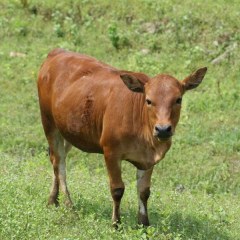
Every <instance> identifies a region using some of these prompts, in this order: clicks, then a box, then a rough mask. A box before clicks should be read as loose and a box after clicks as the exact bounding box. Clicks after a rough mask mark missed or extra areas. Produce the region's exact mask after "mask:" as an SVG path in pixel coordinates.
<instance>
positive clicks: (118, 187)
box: [104, 154, 124, 227]
mask: <svg viewBox="0 0 240 240" xmlns="http://www.w3.org/2000/svg"><path fill="white" fill-rule="evenodd" d="M104 155H105V162H106V166H107V170H108V175H109V180H110V191H111V195H112V198H113V212H112V224H113V226H114V227H117V224H118V223H120V203H121V199H122V196H123V193H124V183H123V181H122V176H121V160H116V158H115V157H114V156H113V155H112V154H104Z"/></svg>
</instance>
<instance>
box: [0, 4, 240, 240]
mask: <svg viewBox="0 0 240 240" xmlns="http://www.w3.org/2000/svg"><path fill="white" fill-rule="evenodd" d="M24 2H25V4H24ZM239 18H240V2H239V1H238V0H235V1H224V0H217V1H212V2H209V1H205V0H204V1H190V0H187V1H184V2H183V1H179V0H173V1H167V0H165V1H161V3H160V1H157V0H151V1H150V0H145V1H143V0H139V1H137V0H131V1H126V0H124V1H108V0H102V1H100V0H97V1H96V0H95V1H91V0H84V1H83V0H82V1H80V0H79V1H55V0H51V1H46V3H43V1H36V0H32V1H31V0H28V1H23V0H22V1H20V0H19V1H17V0H12V1H7V0H3V1H1V3H0V29H1V30H0V39H1V45H0V69H1V71H0V72H1V74H0V89H1V90H0V93H1V94H0V166H1V167H0V239H175V240H177V239H178V240H179V239H182V240H185V239H208V240H209V239H214V240H215V239H229V240H232V239H236V240H237V239H240V234H239V233H240V224H239V222H240V217H239V216H240V205H239V203H240V118H239V116H240V71H239V65H240V60H239V56H240V52H239V40H240V31H239V21H238V20H239ZM146 23H148V24H146ZM149 23H150V24H149ZM149 25H150V26H151V27H152V28H154V31H153V33H151V31H150V30H149ZM236 44H238V45H237V47H236V48H234V50H232V51H231V52H230V54H229V55H228V56H227V57H226V58H225V59H224V60H223V61H222V62H220V63H219V64H217V65H213V64H211V61H212V60H213V59H215V58H216V57H218V56H219V55H221V54H222V53H224V52H225V51H226V50H227V49H228V48H229V47H230V48H231V46H234V45H236ZM55 47H63V48H67V49H69V50H73V51H78V52H83V53H86V54H89V55H92V56H95V57H96V58H98V59H100V60H102V61H104V62H107V63H109V64H112V65H114V66H116V67H118V68H122V69H127V70H132V71H143V72H146V73H148V74H149V75H152V76H154V75H156V74H158V73H161V72H167V73H170V74H172V75H174V76H176V77H178V78H179V79H183V78H184V77H185V76H187V75H188V74H189V73H191V72H192V71H193V70H195V69H197V68H198V67H201V66H208V73H207V75H206V77H205V79H204V81H203V83H202V84H201V86H200V87H199V88H198V89H197V90H195V91H192V92H189V93H188V94H186V96H184V99H183V109H182V114H181V120H180V123H179V125H178V128H177V133H176V136H174V143H173V146H172V148H171V150H170V151H169V153H168V154H167V156H166V157H165V159H164V160H163V161H162V162H160V163H159V164H158V165H157V166H156V168H155V171H154V174H153V179H152V194H151V197H150V200H149V215H150V220H151V223H152V227H150V228H148V229H144V228H141V227H140V226H137V225H136V213H137V195H136V187H135V185H136V183H135V168H134V167H133V166H131V165H130V164H129V163H124V164H123V177H124V181H125V185H126V191H125V195H124V197H123V201H122V216H123V221H122V222H123V224H122V225H121V227H120V230H119V231H115V230H113V229H112V228H111V221H110V218H111V210H112V206H111V196H110V193H109V187H108V178H107V173H106V169H105V166H104V162H103V158H102V156H101V155H94V154H87V153H82V152H80V151H78V150H76V149H74V150H73V151H72V152H70V154H69V158H68V162H67V163H68V164H67V171H68V173H67V174H68V183H69V188H70V191H71V194H72V199H73V201H74V203H75V207H74V210H68V209H66V208H65V207H64V206H61V207H59V208H57V209H56V208H47V207H46V202H47V198H48V194H49V188H50V185H51V175H52V170H51V165H50V163H49V160H48V156H47V150H46V149H47V143H46V140H45V137H44V134H43V130H42V126H41V122H40V113H39V107H38V98H37V90H36V79H37V73H38V70H39V67H40V65H41V63H42V62H43V60H44V58H45V57H46V55H47V53H48V52H49V51H50V50H51V49H53V48H55ZM143 49H145V50H143ZM10 52H21V53H24V54H26V56H25V57H10V56H9V54H10ZM178 189H184V190H183V191H179V190H178Z"/></svg>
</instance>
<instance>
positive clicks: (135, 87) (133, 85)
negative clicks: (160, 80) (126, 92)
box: [120, 73, 147, 93]
mask: <svg viewBox="0 0 240 240" xmlns="http://www.w3.org/2000/svg"><path fill="white" fill-rule="evenodd" d="M139 74H140V73H136V74H131V73H122V74H120V78H121V79H122V80H123V82H124V83H125V85H126V86H127V87H128V88H129V89H130V90H131V91H133V92H140V93H143V92H144V85H145V83H146V82H147V79H146V77H145V76H144V77H141V76H140V77H139V76H138V75H139Z"/></svg>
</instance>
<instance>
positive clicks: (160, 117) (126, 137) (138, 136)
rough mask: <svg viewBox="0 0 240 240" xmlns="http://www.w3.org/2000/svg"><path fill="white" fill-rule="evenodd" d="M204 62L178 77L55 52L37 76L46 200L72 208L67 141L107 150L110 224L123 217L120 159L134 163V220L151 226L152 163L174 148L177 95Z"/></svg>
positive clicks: (193, 81)
mask: <svg viewBox="0 0 240 240" xmlns="http://www.w3.org/2000/svg"><path fill="white" fill-rule="evenodd" d="M206 72H207V68H206V67H203V68H200V69H198V70H197V71H195V72H193V73H192V74H190V75H189V76H188V77H186V78H185V79H184V80H182V81H178V80H177V79H176V78H174V77H172V76H170V75H167V74H159V75H157V76H155V77H150V76H148V75H146V74H144V73H140V72H132V71H125V70H119V69H117V68H114V67H112V66H110V65H107V64H105V63H103V62H101V61H98V60H97V59H95V58H93V57H90V56H87V55H84V54H79V53H74V52H70V51H66V50H64V49H54V50H52V51H51V52H50V53H49V54H48V56H47V58H46V60H45V61H44V63H43V64H42V66H41V68H40V72H39V76H38V95H39V104H40V112H41V120H42V125H43V128H44V132H45V135H46V138H47V141H48V145H49V153H50V154H49V155H50V161H51V163H52V166H53V172H54V174H53V184H52V189H51V192H50V196H49V199H48V204H50V205H51V204H55V205H56V206H58V205H59V200H58V195H59V187H61V190H62V192H63V194H64V196H65V197H64V198H65V204H66V205H67V206H71V205H72V200H71V198H70V194H69V191H68V187H67V183H66V164H65V159H66V156H67V153H68V152H69V150H70V149H71V146H75V147H76V148H78V149H80V150H82V151H84V152H88V153H100V154H103V155H104V159H105V164H106V168H107V172H108V175H109V181H110V191H111V195H112V199H113V212H112V223H113V225H114V226H117V225H118V223H119V222H120V202H121V199H122V196H123V194H124V182H123V179H122V176H121V162H122V160H126V161H128V162H130V163H132V164H133V165H134V166H135V167H136V168H137V174H136V175H137V194H138V204H139V209H138V223H139V224H142V225H144V226H148V225H149V218H148V210H147V201H148V198H149V196H150V185H151V175H152V172H153V168H154V166H155V164H157V163H158V162H159V161H160V160H162V159H163V158H164V156H165V154H166V152H167V151H168V150H169V148H170V147H171V142H172V136H173V134H174V132H175V129H176V126H177V123H178V121H179V117H180V110H181V102H182V96H183V95H184V93H185V92H186V91H188V90H191V89H194V88H196V87H197V86H198V85H199V84H200V83H201V82H202V80H203V78H204V76H205V74H206Z"/></svg>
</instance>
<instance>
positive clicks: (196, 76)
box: [182, 67, 207, 91]
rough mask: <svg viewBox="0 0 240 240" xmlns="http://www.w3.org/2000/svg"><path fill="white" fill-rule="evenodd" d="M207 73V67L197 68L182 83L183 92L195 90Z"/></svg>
mask: <svg viewBox="0 0 240 240" xmlns="http://www.w3.org/2000/svg"><path fill="white" fill-rule="evenodd" d="M206 72H207V67H204V68H199V69H198V70H197V71H195V72H193V73H192V74H191V75H189V76H188V77H186V78H185V79H184V80H183V81H182V85H183V88H184V91H187V90H191V89H194V88H196V87H197V86H198V85H199V84H200V83H201V82H202V80H203V78H204V76H205V74H206Z"/></svg>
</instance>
